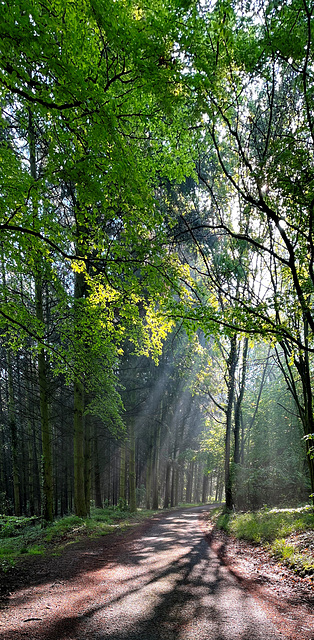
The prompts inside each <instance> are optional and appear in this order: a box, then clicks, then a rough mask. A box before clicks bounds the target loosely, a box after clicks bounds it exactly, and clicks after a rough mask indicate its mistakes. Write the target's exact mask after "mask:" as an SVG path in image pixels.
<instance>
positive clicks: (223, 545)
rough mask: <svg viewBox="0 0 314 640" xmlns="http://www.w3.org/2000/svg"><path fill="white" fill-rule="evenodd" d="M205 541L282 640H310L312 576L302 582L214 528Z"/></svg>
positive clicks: (312, 627)
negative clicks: (257, 603)
mask: <svg viewBox="0 0 314 640" xmlns="http://www.w3.org/2000/svg"><path fill="white" fill-rule="evenodd" d="M204 526H205V525H204ZM207 526H208V525H207ZM206 537H207V540H208V543H209V544H210V546H211V548H212V549H213V550H214V551H215V553H216V554H217V556H218V557H219V558H220V559H221V561H222V562H223V563H224V565H225V566H226V567H228V569H229V570H230V571H231V572H232V573H233V575H234V576H235V577H236V578H237V580H239V581H240V582H241V584H242V586H243V587H244V588H245V589H246V590H247V591H249V592H250V593H251V594H253V595H254V596H255V597H256V598H258V600H259V601H260V602H261V603H262V604H263V606H264V607H265V608H266V609H267V612H268V615H270V617H271V618H272V619H273V621H274V623H275V624H276V627H277V628H278V629H279V630H280V631H281V633H282V634H283V635H284V636H285V637H286V638H291V639H292V640H313V639H314V580H313V576H312V577H304V578H302V577H300V576H298V575H297V574H296V573H295V572H294V571H293V570H292V569H289V568H288V567H285V566H284V565H283V564H281V563H279V562H276V561H275V560H274V559H273V558H272V557H271V556H270V554H269V553H267V551H266V550H265V549H263V548H262V547H260V546H259V545H253V544H249V543H247V542H245V541H243V540H237V539H236V538H233V537H231V536H227V535H226V534H225V533H224V532H223V531H219V530H217V529H215V528H212V529H211V530H210V531H207V533H206Z"/></svg>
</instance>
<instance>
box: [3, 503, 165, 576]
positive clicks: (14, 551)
mask: <svg viewBox="0 0 314 640" xmlns="http://www.w3.org/2000/svg"><path fill="white" fill-rule="evenodd" d="M154 513H155V512H154V511H151V510H150V511H148V510H144V509H139V510H138V511H137V512H136V514H131V513H130V512H129V511H128V510H127V509H119V508H118V507H116V508H115V507H106V508H104V509H95V508H93V509H92V510H91V514H90V517H88V518H79V517H77V516H74V515H70V516H65V517H63V518H59V519H57V520H55V521H54V522H52V523H47V522H43V521H42V520H41V518H35V517H32V518H26V517H16V516H0V569H2V570H3V571H6V570H7V569H8V568H9V567H12V566H14V565H15V563H16V561H17V560H18V559H19V558H21V557H22V556H25V555H29V556H32V555H33V556H34V555H44V554H53V555H56V554H57V555H58V554H60V553H61V552H62V549H63V548H64V546H65V545H66V544H71V543H73V542H77V541H79V540H80V539H82V538H83V537H86V536H88V537H91V538H94V537H98V536H102V535H107V534H108V533H112V532H114V531H125V530H126V529H128V528H129V527H131V526H135V525H136V524H140V523H141V522H142V521H143V520H144V519H145V518H147V517H149V516H151V515H153V514H154Z"/></svg>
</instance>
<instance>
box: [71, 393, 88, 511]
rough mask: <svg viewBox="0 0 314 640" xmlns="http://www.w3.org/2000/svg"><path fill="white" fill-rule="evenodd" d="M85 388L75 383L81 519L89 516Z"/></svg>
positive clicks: (77, 492) (76, 474)
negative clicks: (86, 474)
mask: <svg viewBox="0 0 314 640" xmlns="http://www.w3.org/2000/svg"><path fill="white" fill-rule="evenodd" d="M84 432H85V429H84V388H83V384H82V383H81V382H80V381H79V380H75V381H74V509H75V514H76V515H77V516H80V517H83V518H84V517H85V516H86V515H87V508H86V498H85V473H84V471H85V464H84V463H85V458H84V440H85V433H84Z"/></svg>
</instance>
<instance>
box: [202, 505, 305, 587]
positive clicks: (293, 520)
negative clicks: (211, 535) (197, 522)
mask: <svg viewBox="0 0 314 640" xmlns="http://www.w3.org/2000/svg"><path fill="white" fill-rule="evenodd" d="M213 518H214V521H215V524H216V527H217V528H218V529H223V530H224V531H226V533H228V534H230V535H233V536H235V537H236V538H239V539H242V540H247V541H248V542H252V543H254V544H260V545H262V546H263V547H264V548H266V549H267V551H268V552H269V553H270V554H271V555H272V556H273V557H275V558H276V560H279V561H280V562H283V563H284V564H286V565H287V566H289V567H290V568H292V569H293V570H294V571H296V572H297V573H299V574H300V575H302V576H305V575H314V510H313V507H312V506H310V505H306V506H304V507H300V508H298V509H267V508H266V507H265V508H263V509H261V510H260V511H254V512H253V511H249V512H246V513H223V512H221V510H219V511H218V510H217V511H216V512H215V513H214V514H213Z"/></svg>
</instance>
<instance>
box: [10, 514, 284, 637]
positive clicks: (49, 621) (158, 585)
mask: <svg viewBox="0 0 314 640" xmlns="http://www.w3.org/2000/svg"><path fill="white" fill-rule="evenodd" d="M202 511H204V508H196V509H190V510H182V511H180V512H176V513H169V514H168V515H166V516H162V517H161V518H159V519H157V520H155V521H152V523H151V524H150V525H148V526H147V527H146V530H144V531H142V533H141V535H139V537H138V539H136V538H135V539H134V540H133V541H131V542H129V543H128V544H126V546H125V548H124V546H123V539H120V544H119V545H118V546H117V548H116V549H112V550H111V555H110V556H109V557H108V553H107V554H106V553H105V549H104V548H103V547H102V544H101V541H100V542H98V544H91V545H90V546H87V545H86V544H85V548H83V549H81V551H80V552H79V553H78V554H77V556H73V558H72V564H73V572H72V575H69V567H67V568H66V570H65V572H64V576H63V579H62V575H63V574H62V562H63V560H62V558H60V559H59V561H60V571H59V578H58V577H57V578H56V579H55V580H54V581H53V582H51V574H50V575H49V576H47V578H49V577H50V580H49V579H45V578H44V577H43V578H42V579H38V580H33V582H34V583H35V584H33V586H30V587H28V588H26V589H25V588H24V589H22V590H20V591H19V590H17V591H15V592H14V593H12V595H11V597H10V599H9V601H8V603H7V607H6V608H5V610H4V611H2V612H1V613H0V622H1V624H0V639H1V640H20V639H22V638H28V640H157V639H158V640H205V639H206V640H240V639H241V640H278V639H281V640H282V639H283V638H284V637H285V636H283V635H282V634H281V633H280V632H279V631H277V630H276V628H275V627H274V626H273V623H272V622H271V621H270V619H269V618H268V616H267V610H266V609H265V608H264V607H263V606H261V605H260V603H259V602H258V600H257V599H256V598H254V597H252V596H251V595H249V594H248V593H247V592H246V591H245V590H244V589H243V588H242V587H241V585H240V584H239V582H238V581H237V580H236V578H235V577H234V576H233V575H232V574H231V573H230V572H229V571H228V569H227V568H226V567H224V566H223V564H222V563H221V562H220V560H219V559H218V558H217V556H216V555H215V554H214V553H213V551H211V549H210V548H209V546H208V544H207V542H206V539H205V537H204V533H203V532H202V530H201V527H200V521H199V517H200V515H201V514H202ZM121 543H122V544H121ZM103 544H104V543H103Z"/></svg>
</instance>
